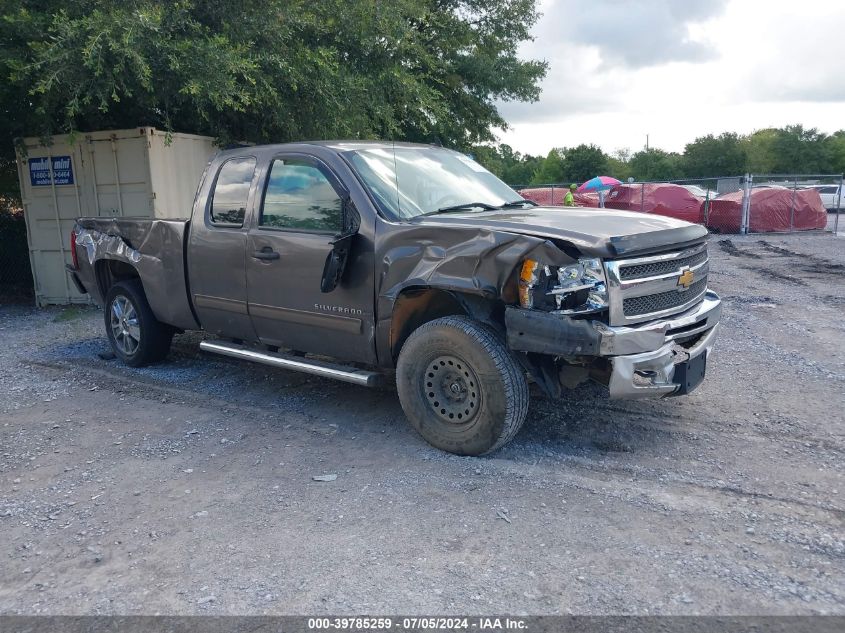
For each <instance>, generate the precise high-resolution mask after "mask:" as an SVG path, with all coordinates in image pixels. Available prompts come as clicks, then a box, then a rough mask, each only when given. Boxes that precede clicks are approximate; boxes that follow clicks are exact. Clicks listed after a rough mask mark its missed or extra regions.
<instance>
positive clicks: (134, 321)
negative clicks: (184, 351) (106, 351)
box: [104, 279, 173, 367]
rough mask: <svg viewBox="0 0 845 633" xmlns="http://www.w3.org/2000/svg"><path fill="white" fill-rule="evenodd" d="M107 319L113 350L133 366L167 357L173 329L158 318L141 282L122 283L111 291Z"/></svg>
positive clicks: (106, 306) (114, 286)
mask: <svg viewBox="0 0 845 633" xmlns="http://www.w3.org/2000/svg"><path fill="white" fill-rule="evenodd" d="M104 316H105V323H106V334H107V335H108V337H109V343H111V346H112V350H114V353H115V355H116V356H117V357H118V358H120V360H122V361H123V362H124V363H126V364H127V365H129V366H130V367H142V366H144V365H148V364H149V363H154V362H156V361H160V360H162V359H163V358H164V357H165V356H167V352H168V351H169V350H170V342H171V340H172V339H173V329H172V328H171V327H170V326H168V325H165V324H164V323H162V322H160V321H159V320H158V319H156V318H155V315H154V314H153V311H152V309H151V308H150V304H149V303H148V302H147V297H146V296H145V295H144V288H143V286H142V285H141V282H140V281H138V280H137V279H131V280H128V281H121V282H118V283H116V284H115V285H113V286H112V287H111V288H110V289H109V292H108V294H107V295H106V302H105V310H104Z"/></svg>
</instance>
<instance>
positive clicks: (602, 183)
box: [578, 176, 621, 193]
mask: <svg viewBox="0 0 845 633" xmlns="http://www.w3.org/2000/svg"><path fill="white" fill-rule="evenodd" d="M618 184H621V183H620V181H618V180H616V178H611V177H610V176H596V177H595V178H590V180H588V181H587V182H585V183H584V184H583V185H581V186H580V187H578V193H584V192H586V191H604V190H606V189H610V188H611V187H612V186H613V185H618Z"/></svg>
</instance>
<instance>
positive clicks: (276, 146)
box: [220, 140, 442, 155]
mask: <svg viewBox="0 0 845 633" xmlns="http://www.w3.org/2000/svg"><path fill="white" fill-rule="evenodd" d="M308 145H317V146H320V147H326V148H328V149H332V150H335V151H337V152H351V151H356V150H364V149H393V148H394V147H416V148H428V149H442V148H440V146H438V145H426V144H423V143H405V142H393V141H360V140H346V141H343V140H338V141H297V142H293V143H272V144H267V145H238V146H235V147H226V148H224V149H223V150H221V152H220V153H221V154H226V155H229V154H236V153H240V152H249V151H250V150H256V149H271V150H282V149H294V148H302V147H303V146H308Z"/></svg>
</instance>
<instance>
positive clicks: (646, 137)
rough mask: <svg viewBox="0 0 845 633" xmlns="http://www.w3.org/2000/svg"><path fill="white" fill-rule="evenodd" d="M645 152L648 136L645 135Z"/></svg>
mask: <svg viewBox="0 0 845 633" xmlns="http://www.w3.org/2000/svg"><path fill="white" fill-rule="evenodd" d="M645 151H648V134H646V135H645Z"/></svg>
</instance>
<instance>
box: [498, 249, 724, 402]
mask: <svg viewBox="0 0 845 633" xmlns="http://www.w3.org/2000/svg"><path fill="white" fill-rule="evenodd" d="M706 273H707V253H706V246H704V245H698V246H695V247H693V248H690V249H687V250H680V251H677V252H670V253H664V254H660V255H656V256H649V257H644V258H635V259H629V260H624V261H613V262H602V261H601V260H600V259H592V258H580V259H578V260H577V261H576V262H574V263H572V264H567V265H563V266H552V265H549V264H543V263H542V262H539V261H536V260H530V259H529V260H525V261H524V262H523V263H522V266H521V268H520V271H519V306H518V307H517V306H509V307H508V308H507V309H506V311H505V325H506V328H507V341H508V346H509V347H510V348H511V349H512V350H514V351H516V352H521V353H523V354H524V358H525V359H526V364H528V365H529V369H530V370H531V372H532V374H534V376H535V378H536V379H537V382H538V383H539V384H540V385H541V386H542V387H543V388H544V389H545V390H546V391H547V393H549V394H550V395H552V396H553V397H557V396H559V395H560V394H561V389H562V388H564V387H566V388H572V387H574V386H577V385H578V384H580V383H581V382H584V381H586V380H588V379H593V380H595V381H597V382H599V383H601V384H604V385H606V386H607V387H608V389H609V391H610V396H611V397H612V398H650V397H663V396H675V395H683V394H686V393H689V392H690V391H692V390H693V389H695V388H696V387H697V386H698V385H699V384H700V383H701V381H702V380H703V378H704V373H705V370H706V364H707V356H708V354H709V352H710V350H711V349H712V347H713V343H714V341H715V334H716V330H717V326H718V323H719V318H720V314H721V301H720V299H719V297H718V296H717V295H716V294H715V293H713V292H711V291H709V290H707V288H706ZM627 297H631V298H632V300H631V301H626V298H627ZM644 304H645V305H653V308H652V309H653V310H655V311H656V312H655V314H654V316H655V318H653V319H650V318H649V316H650V315H649V314H648V313H642V312H641V313H637V314H631V313H629V312H625V310H629V306H635V307H636V309H640V308H639V307H638V306H640V305H644ZM673 305H675V306H677V309H676V310H674V313H673V309H672V307H671V306H673ZM667 306H669V307H667ZM614 310H616V311H618V312H620V313H621V318H620V321H621V323H618V324H617V323H615V322H614V320H613V314H614ZM633 310H634V308H630V311H631V312H632V311H633Z"/></svg>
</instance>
